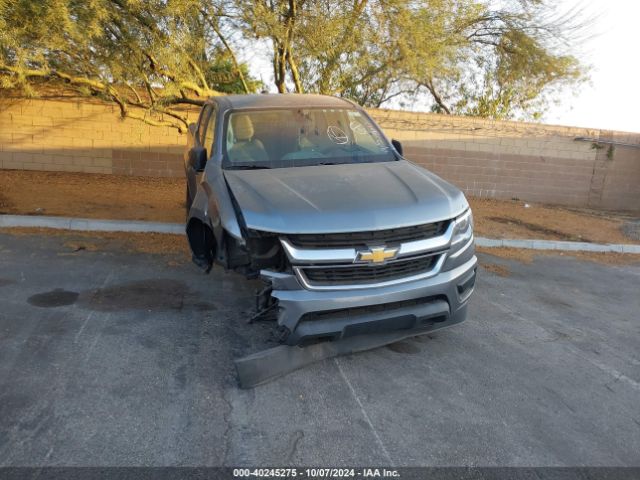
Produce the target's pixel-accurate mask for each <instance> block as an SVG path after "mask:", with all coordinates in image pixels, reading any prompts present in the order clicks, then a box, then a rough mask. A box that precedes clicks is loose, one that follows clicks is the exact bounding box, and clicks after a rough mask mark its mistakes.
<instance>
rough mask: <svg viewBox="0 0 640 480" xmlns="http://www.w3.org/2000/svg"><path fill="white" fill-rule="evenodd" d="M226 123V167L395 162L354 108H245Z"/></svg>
mask: <svg viewBox="0 0 640 480" xmlns="http://www.w3.org/2000/svg"><path fill="white" fill-rule="evenodd" d="M226 121H227V125H226V139H225V150H224V151H225V159H224V167H225V168H228V169H234V168H236V169H240V168H287V167H305V166H312V165H328V164H329V165H330V164H341V163H371V162H390V161H394V160H396V156H395V155H394V153H393V151H392V149H391V147H390V146H389V143H388V142H387V140H386V139H385V138H384V137H383V136H382V134H381V133H380V132H379V131H378V129H377V128H376V126H375V125H374V124H373V123H372V122H371V120H369V119H368V118H367V117H366V116H365V115H363V114H362V113H360V112H359V111H358V110H354V109H347V108H341V109H300V108H296V109H278V110H245V111H236V112H233V113H231V115H229V116H228V117H227V120H226Z"/></svg>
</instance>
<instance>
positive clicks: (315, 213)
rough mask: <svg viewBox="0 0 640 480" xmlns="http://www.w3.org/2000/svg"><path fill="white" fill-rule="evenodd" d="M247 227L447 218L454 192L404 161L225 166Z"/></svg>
mask: <svg viewBox="0 0 640 480" xmlns="http://www.w3.org/2000/svg"><path fill="white" fill-rule="evenodd" d="M224 176H225V178H226V180H227V184H228V185H229V189H230V190H231V193H232V195H233V197H234V198H235V200H236V202H237V205H238V206H239V208H240V210H241V213H242V217H243V219H244V222H245V224H246V226H247V227H248V228H251V229H255V230H263V231H269V232H278V233H337V232H350V231H353V232H355V231H363V230H383V229H388V228H397V227H406V226H411V225H418V224H421V223H431V222H437V221H440V220H446V219H449V218H451V217H454V216H456V215H458V214H460V213H462V212H463V211H464V210H465V209H466V208H467V207H468V203H467V201H466V199H465V198H464V195H463V194H462V192H461V191H460V190H458V189H457V188H456V187H454V186H453V185H451V184H450V183H447V182H445V181H444V180H442V179H441V178H439V177H437V176H436V175H434V174H432V173H431V172H428V171H427V170H424V169H422V168H420V167H418V166H416V165H414V164H412V163H410V162H408V161H405V160H400V161H397V162H385V163H361V164H345V165H319V166H314V167H294V168H274V169H265V170H225V171H224Z"/></svg>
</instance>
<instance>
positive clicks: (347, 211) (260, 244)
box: [185, 94, 477, 346]
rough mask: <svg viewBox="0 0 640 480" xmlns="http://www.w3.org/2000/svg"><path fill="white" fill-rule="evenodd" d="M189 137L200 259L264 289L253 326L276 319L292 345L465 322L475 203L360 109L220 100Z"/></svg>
mask: <svg viewBox="0 0 640 480" xmlns="http://www.w3.org/2000/svg"><path fill="white" fill-rule="evenodd" d="M189 132H190V134H189V140H188V147H187V150H186V153H185V170H186V177H187V193H186V204H187V226H186V232H187V236H188V239H189V244H190V247H191V250H192V253H193V261H194V262H195V263H196V264H197V265H198V266H199V267H201V268H202V269H204V270H205V271H207V272H208V271H209V270H210V269H211V268H212V266H213V265H214V264H217V265H220V266H222V267H223V268H224V269H226V270H233V271H236V272H239V273H241V274H244V275H246V276H247V277H248V278H253V279H256V278H260V279H262V281H263V283H264V285H263V286H264V288H262V289H261V290H260V291H259V293H258V295H257V313H256V316H257V317H270V318H271V319H273V320H274V321H275V322H277V323H276V325H277V329H278V330H277V331H278V336H279V340H280V341H281V342H282V343H283V344H285V345H303V346H304V345H309V344H315V343H318V342H325V341H330V340H338V341H339V340H342V339H346V338H350V337H355V336H362V335H369V334H380V333H386V332H402V333H403V334H406V335H405V336H410V335H413V334H420V333H424V332H427V331H431V330H434V329H436V328H442V327H445V326H449V325H452V324H455V323H459V322H461V321H463V320H464V319H465V317H466V314H467V303H468V300H469V297H470V295H471V293H472V292H473V288H474V283H475V277H476V268H477V258H476V256H475V247H474V236H473V219H472V215H471V210H470V209H469V204H468V203H467V200H466V199H465V197H464V195H463V194H462V192H461V191H460V190H458V189H457V188H456V187H454V186H453V185H451V184H449V183H447V182H445V181H444V180H442V179H440V178H439V177H437V176H436V175H434V174H433V173H430V172H429V171H427V170H425V169H423V168H421V167H419V166H417V165H415V164H413V163H411V162H409V161H407V160H405V159H404V158H403V156H402V146H401V144H400V143H399V142H397V141H395V140H393V141H391V142H389V140H387V138H386V137H385V135H384V134H383V132H382V131H381V129H380V128H379V127H378V126H377V125H376V124H375V122H374V121H373V120H372V119H371V118H370V117H369V115H368V114H367V113H366V112H365V111H364V110H363V109H362V108H360V107H359V106H358V105H356V104H354V103H352V102H349V101H347V100H344V99H339V98H334V97H328V96H321V95H293V94H284V95H266V94H263V95H230V96H220V97H216V98H212V99H211V100H209V101H207V102H206V104H205V105H204V107H203V108H202V111H201V113H200V117H199V119H198V122H197V124H192V125H191V127H190V129H189Z"/></svg>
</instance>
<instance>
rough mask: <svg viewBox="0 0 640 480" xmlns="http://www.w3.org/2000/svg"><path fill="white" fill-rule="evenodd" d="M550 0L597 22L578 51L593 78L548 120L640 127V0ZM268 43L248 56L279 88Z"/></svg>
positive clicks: (424, 106) (423, 106)
mask: <svg viewBox="0 0 640 480" xmlns="http://www.w3.org/2000/svg"><path fill="white" fill-rule="evenodd" d="M548 1H550V2H557V7H558V9H559V10H560V11H565V10H570V9H571V8H572V7H575V6H576V5H577V6H578V7H579V8H582V9H583V12H584V15H585V16H587V17H589V18H593V24H592V25H591V28H592V32H591V35H590V36H589V38H588V39H586V40H585V41H584V42H583V43H582V44H581V45H578V46H576V52H574V53H575V54H576V55H577V56H578V57H579V59H580V60H581V61H582V62H583V63H584V64H586V65H589V66H590V71H589V77H590V80H589V81H588V82H585V83H583V84H581V85H580V86H578V87H575V88H573V89H571V90H568V91H566V92H565V93H564V94H563V96H562V97H561V98H560V99H559V101H558V103H557V104H555V105H550V106H549V109H548V111H547V112H546V114H545V115H544V117H543V118H542V122H544V123H551V124H556V125H568V126H574V127H589V128H598V129H607V130H622V131H629V132H640V0H548ZM262 48H263V49H266V50H260V49H255V47H254V48H253V49H250V50H249V51H251V53H250V54H248V55H245V57H246V58H243V60H245V61H247V63H248V64H249V65H250V66H251V67H250V69H251V72H252V73H253V74H254V75H255V76H256V77H257V78H261V79H262V80H263V81H265V82H266V83H267V85H268V86H269V87H270V89H271V90H272V91H275V87H274V86H273V74H272V73H271V72H272V67H271V64H270V62H269V51H268V46H266V45H263V46H262ZM430 103H431V101H430V100H428V99H426V98H425V99H422V100H418V101H417V102H416V104H415V107H414V109H415V110H424V111H427V110H428V105H429V104H430ZM385 106H386V105H385ZM387 107H388V108H398V106H396V105H388V106H387Z"/></svg>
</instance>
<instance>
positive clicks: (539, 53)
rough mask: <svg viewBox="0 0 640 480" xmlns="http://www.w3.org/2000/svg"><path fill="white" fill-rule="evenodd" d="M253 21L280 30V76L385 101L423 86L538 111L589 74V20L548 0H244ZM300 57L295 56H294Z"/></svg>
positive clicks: (525, 112) (483, 108) (453, 99)
mask: <svg viewBox="0 0 640 480" xmlns="http://www.w3.org/2000/svg"><path fill="white" fill-rule="evenodd" d="M237 5H239V9H240V10H241V11H244V12H245V14H244V16H243V17H242V18H243V22H244V28H245V31H247V32H253V33H254V34H255V36H256V37H257V38H261V37H267V38H269V39H271V41H272V46H273V48H274V57H273V64H274V71H275V82H276V85H277V88H278V91H280V92H283V91H285V89H286V80H287V77H286V73H287V72H289V74H290V75H289V78H290V80H291V83H293V87H294V88H293V89H294V90H295V91H297V92H300V91H307V92H318V93H324V94H331V95H341V96H346V97H350V98H353V99H354V100H356V101H357V102H359V103H361V104H363V105H366V106H376V107H377V106H380V105H382V104H384V103H385V102H388V101H389V100H391V99H392V98H394V97H400V98H403V97H404V98H405V99H408V100H412V99H413V98H415V96H416V95H418V94H419V93H420V92H422V93H426V94H428V95H429V96H430V97H431V99H432V100H433V110H434V111H438V112H441V113H461V114H473V115H480V116H489V117H494V118H506V117H511V116H521V117H527V116H529V117H534V118H535V117H536V116H537V115H539V112H540V110H541V109H542V108H543V107H544V105H545V103H546V101H547V100H548V99H549V98H550V97H552V96H553V94H554V93H557V91H558V89H559V88H561V87H562V86H565V85H567V84H571V83H574V82H578V81H580V80H581V79H582V78H583V73H584V72H583V67H582V66H581V65H580V63H579V62H578V60H577V59H576V58H575V57H574V56H572V55H571V54H568V53H565V52H566V51H567V50H569V44H570V40H572V38H574V37H575V34H576V33H579V32H580V30H581V27H583V26H584V25H581V24H580V23H579V22H578V21H576V20H573V18H574V17H575V18H579V15H576V12H570V14H569V15H566V16H562V15H558V14H557V13H556V12H555V11H554V10H553V8H552V7H550V6H548V5H547V4H546V3H545V2H543V1H542V0H511V1H509V0H504V1H501V2H499V4H498V2H488V1H483V0H421V1H412V2H407V1H404V0H316V1H313V2H309V1H308V2H304V1H302V0H297V1H291V2H289V1H276V0H269V1H268V0H239V2H237ZM294 59H295V61H293V60H294Z"/></svg>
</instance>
